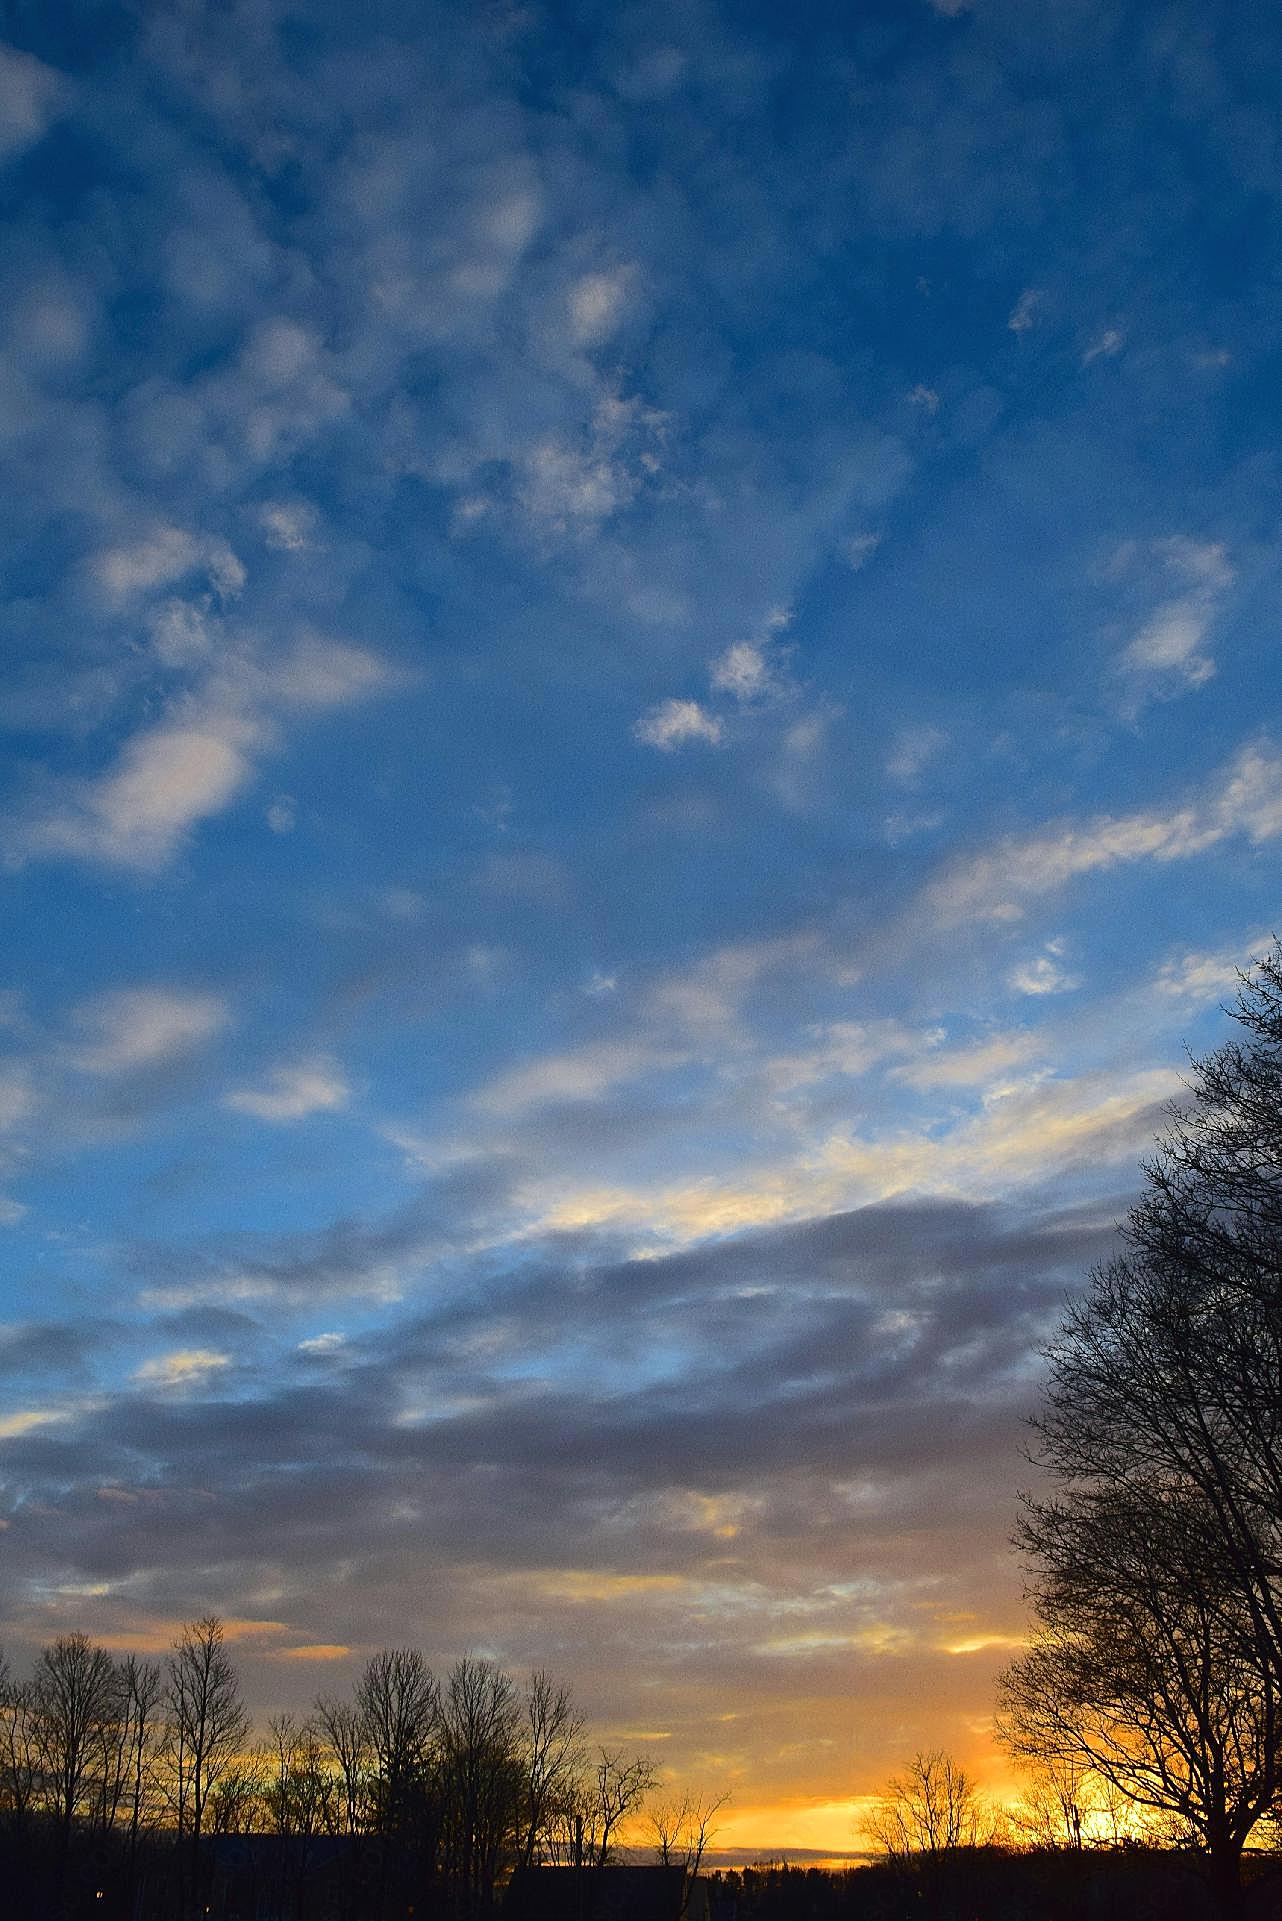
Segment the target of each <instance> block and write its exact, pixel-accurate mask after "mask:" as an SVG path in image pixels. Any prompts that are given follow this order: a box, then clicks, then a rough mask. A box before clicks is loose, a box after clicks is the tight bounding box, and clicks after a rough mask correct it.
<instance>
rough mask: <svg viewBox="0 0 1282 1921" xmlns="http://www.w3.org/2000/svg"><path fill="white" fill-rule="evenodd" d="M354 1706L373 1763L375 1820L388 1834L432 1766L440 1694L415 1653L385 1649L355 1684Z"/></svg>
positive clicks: (403, 1649)
mask: <svg viewBox="0 0 1282 1921" xmlns="http://www.w3.org/2000/svg"><path fill="white" fill-rule="evenodd" d="M356 1705H357V1710H358V1712H359V1715H360V1720H361V1727H362V1729H363V1732H364V1738H365V1741H366V1743H367V1744H368V1748H369V1753H370V1760H371V1763H372V1773H373V1782H372V1785H373V1790H374V1801H375V1819H376V1822H377V1824H378V1826H379V1827H380V1828H381V1829H382V1830H383V1831H384V1832H388V1831H390V1830H392V1829H394V1828H395V1827H396V1826H397V1824H398V1823H399V1822H400V1821H401V1820H402V1818H403V1817H404V1814H405V1812H406V1808H407V1804H408V1801H409V1798H410V1796H411V1794H412V1791H413V1788H414V1786H415V1784H416V1783H417V1782H419V1781H421V1779H422V1777H423V1775H424V1774H425V1772H426V1771H427V1770H428V1769H429V1767H430V1765H431V1762H432V1758H433V1750H434V1747H435V1743H436V1737H437V1733H438V1730H439V1727H440V1717H441V1694H440V1689H439V1687H438V1686H437V1684H436V1680H435V1677H434V1676H433V1674H432V1672H431V1670H430V1669H429V1667H428V1665H427V1663H426V1661H424V1659H423V1656H422V1655H421V1654H420V1653H419V1652H418V1650H417V1649H416V1648H386V1649H384V1650H383V1651H382V1652H381V1653H379V1654H376V1655H374V1656H373V1658H372V1659H371V1660H370V1662H369V1663H368V1665H367V1666H366V1669H365V1672H364V1673H363V1674H362V1676H361V1678H360V1680H359V1681H358V1682H357V1685H356Z"/></svg>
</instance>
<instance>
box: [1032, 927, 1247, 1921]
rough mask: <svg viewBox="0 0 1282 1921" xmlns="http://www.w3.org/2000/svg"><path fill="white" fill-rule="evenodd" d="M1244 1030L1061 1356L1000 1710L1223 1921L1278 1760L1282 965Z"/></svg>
mask: <svg viewBox="0 0 1282 1921" xmlns="http://www.w3.org/2000/svg"><path fill="white" fill-rule="evenodd" d="M1231 1012H1232V1013H1233V1017H1234V1019H1235V1020H1236V1021H1237V1023H1238V1027H1239V1030H1240V1037H1239V1038H1236V1039H1234V1040H1233V1041H1231V1042H1230V1043H1229V1044H1228V1045H1227V1046H1225V1047H1223V1048H1221V1049H1219V1050H1218V1051H1217V1052H1216V1053H1214V1054H1212V1055H1210V1056H1208V1057H1207V1058H1205V1059H1203V1060H1199V1061H1195V1062H1194V1063H1193V1069H1192V1079H1191V1088H1190V1092H1191V1096H1192V1098H1191V1102H1190V1103H1188V1104H1187V1106H1186V1107H1185V1108H1184V1109H1182V1110H1177V1111H1175V1112H1173V1114H1172V1116H1171V1120H1170V1124H1169V1126H1168V1129H1167V1132H1166V1134H1165V1135H1164V1136H1163V1138H1162V1139H1161V1140H1160V1141H1159V1143H1158V1145H1157V1149H1156V1151H1155V1154H1154V1156H1153V1158H1152V1159H1151V1160H1150V1162H1149V1163H1148V1164H1147V1165H1146V1167H1145V1177H1146V1184H1145V1191H1144V1194H1143V1196H1142V1198H1141V1200H1140V1201H1139V1203H1138V1204H1137V1205H1136V1206H1135V1207H1134V1208H1133V1209H1132V1210H1131V1213H1130V1214H1129V1216H1128V1217H1127V1220H1126V1223H1125V1225H1124V1227H1123V1229H1122V1251H1121V1253H1120V1254H1119V1256H1118V1257H1117V1258H1116V1259H1114V1260H1111V1261H1108V1262H1106V1263H1104V1264H1103V1265H1102V1266H1100V1267H1099V1268H1097V1269H1096V1270H1095V1272H1094V1273H1093V1274H1092V1276H1091V1278H1090V1284H1089V1287H1088V1289H1087V1291H1086V1293H1085V1295H1084V1297H1083V1298H1082V1300H1081V1301H1080V1302H1078V1303H1076V1304H1075V1305H1074V1306H1073V1307H1072V1308H1071V1309H1070V1310H1069V1312H1068V1314H1067V1316H1066V1317H1065V1320H1064V1323H1063V1326H1062V1328H1061V1330H1060V1333H1059V1335H1058V1337H1057V1339H1056V1341H1055V1342H1054V1344H1053V1345H1052V1347H1051V1350H1050V1353H1049V1357H1048V1358H1049V1363H1050V1367H1049V1382H1048V1388H1047V1395H1046V1402H1045V1407H1044V1411H1043V1413H1042V1415H1041V1417H1040V1418H1039V1420H1038V1421H1037V1423H1036V1424H1035V1425H1036V1429H1037V1433H1038V1436H1039V1443H1040V1444H1039V1448H1038V1454H1039V1459H1040V1463H1041V1465H1042V1466H1043V1467H1044V1468H1045V1469H1046V1470H1047V1471H1048V1472H1049V1474H1050V1475H1051V1476H1052V1477H1053V1479H1054V1482H1055V1483H1056V1486H1057V1496H1056V1498H1055V1499H1054V1500H1048V1501H1040V1502H1039V1501H1030V1502H1029V1503H1028V1506H1027V1517H1026V1522H1025V1526H1024V1530H1023V1537H1022V1538H1023V1544H1024V1547H1025V1550H1026V1552H1027V1554H1028V1556H1029V1559H1030V1562H1031V1564H1032V1569H1033V1576H1034V1581H1033V1599H1034V1603H1035V1605H1036V1607H1037V1610H1038V1615H1039V1619H1040V1622H1041V1631H1040V1633H1039V1636H1038V1638H1037V1640H1036V1642H1035V1644H1034V1646H1033V1648H1032V1649H1031V1650H1030V1653H1029V1656H1028V1657H1027V1659H1026V1661H1025V1662H1023V1663H1017V1664H1016V1667H1015V1669H1013V1670H1012V1676H1011V1680H1010V1683H1009V1685H1008V1690H1007V1711H1008V1717H1009V1718H1010V1720H1011V1725H1012V1732H1013V1734H1014V1735H1015V1737H1016V1739H1017V1740H1021V1741H1022V1742H1023V1743H1024V1746H1025V1750H1026V1751H1027V1750H1028V1747H1029V1743H1030V1742H1031V1741H1032V1739H1033V1738H1034V1735H1035V1734H1037V1736H1038V1738H1041V1739H1044V1740H1045V1741H1046V1742H1050V1743H1058V1744H1059V1748H1060V1750H1061V1751H1068V1748H1069V1745H1070V1743H1071V1742H1072V1740H1074V1739H1076V1740H1078V1742H1079V1743H1081V1744H1082V1746H1081V1751H1082V1752H1084V1753H1086V1754H1087V1758H1091V1757H1093V1764H1095V1765H1098V1766H1099V1769H1100V1772H1101V1774H1102V1775H1103V1776H1104V1778H1106V1779H1108V1780H1109V1781H1111V1782H1112V1783H1113V1785H1114V1786H1115V1787H1116V1788H1118V1789H1120V1790H1121V1791H1122V1792H1125V1793H1127V1794H1128V1795H1130V1796H1131V1797H1132V1798H1133V1799H1134V1800H1136V1801H1137V1802H1139V1803H1140V1804H1141V1805H1144V1806H1147V1807H1150V1808H1156V1809H1160V1810H1161V1811H1162V1812H1163V1813H1164V1814H1169V1815H1172V1816H1174V1817H1175V1818H1177V1819H1178V1820H1179V1821H1181V1822H1182V1823H1183V1824H1184V1826H1185V1828H1186V1830H1187V1831H1188V1832H1189V1833H1190V1834H1191V1836H1192V1837H1193V1838H1195V1839H1196V1840H1197V1841H1198V1842H1199V1843H1200V1844H1201V1846H1202V1847H1203V1849H1204V1850H1205V1852H1206V1855H1207V1857H1208V1870H1209V1875H1210V1880H1211V1884H1212V1888H1213V1890H1214V1899H1215V1901H1216V1903H1217V1906H1218V1909H1219V1912H1220V1913H1222V1914H1224V1915H1233V1914H1236V1913H1237V1912H1238V1909H1239V1906H1240V1900H1241V1894H1240V1887H1239V1881H1240V1867H1239V1861H1240V1854H1241V1849H1242V1845H1243V1842H1244V1840H1245V1838H1246V1836H1247V1835H1248V1834H1249V1833H1250V1831H1251V1828H1252V1826H1253V1825H1254V1823H1255V1822H1256V1821H1257V1820H1258V1819H1259V1818H1260V1815H1261V1812H1262V1810H1263V1808H1265V1807H1266V1806H1268V1805H1269V1804H1270V1802H1271V1800H1272V1799H1273V1797H1274V1796H1275V1795H1276V1792H1277V1786H1278V1769H1279V1744H1280V1741H1282V1721H1280V1719H1279V1712H1278V1704H1279V1700H1280V1699H1282V1392H1280V1391H1279V1381H1280V1380H1282V949H1280V948H1278V947H1276V946H1275V948H1274V950H1273V952H1272V953H1271V954H1270V955H1269V956H1268V957H1267V958H1266V959H1265V960H1264V961H1262V962H1261V963H1259V964H1258V966H1257V967H1256V968H1255V969H1254V970H1253V971H1252V973H1251V974H1250V975H1249V976H1244V977H1243V978H1242V981H1241V990H1240V993H1239V997H1238V1001H1237V1005H1236V1007H1235V1008H1234V1009H1232V1010H1231ZM1074 1728H1076V1730H1077V1732H1076V1735H1074V1733H1073V1730H1074Z"/></svg>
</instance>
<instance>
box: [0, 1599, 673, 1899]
mask: <svg viewBox="0 0 1282 1921" xmlns="http://www.w3.org/2000/svg"><path fill="white" fill-rule="evenodd" d="M584 1734H585V1728H584V1721H583V1717H582V1716H581V1715H580V1714H579V1713H578V1711H577V1709H576V1708H575V1705H574V1702H573V1700H572V1698H571V1696H570V1693H569V1690H568V1689H567V1688H565V1687H564V1686H562V1685H560V1684H559V1683H557V1682H556V1681H554V1680H553V1679H552V1678H551V1677H550V1676H549V1675H548V1674H546V1673H543V1672H538V1673H535V1674H533V1675H531V1676H530V1678H529V1679H528V1681H526V1682H525V1683H524V1684H520V1683H518V1682H517V1681H515V1680H514V1679H513V1678H512V1676H510V1675H509V1674H507V1673H506V1672H504V1670H503V1669H502V1668H500V1667H497V1666H495V1665H494V1664H492V1663H491V1662H488V1661H482V1660H474V1659H466V1660H461V1661H459V1662H457V1663H456V1665H455V1666H454V1667H453V1668H452V1669H451V1670H450V1672H449V1674H448V1675H447V1676H446V1677H445V1678H444V1679H443V1680H441V1679H438V1678H437V1677H436V1676H435V1675H434V1674H433V1673H432V1671H431V1669H430V1668H429V1667H428V1665H427V1663H426V1661H425V1660H424V1658H423V1656H422V1655H421V1654H420V1653H418V1652H417V1651H415V1650H413V1649H393V1650H388V1651H385V1652H383V1653H379V1654H376V1655H375V1656H374V1657H373V1658H372V1659H371V1660H370V1661H369V1662H368V1663H367V1665H366V1667H365V1669H364V1671H363V1673H362V1674H361V1676H360V1678H359V1680H358V1681H357V1683H356V1687H355V1690H354V1692H353V1694H352V1695H351V1696H350V1697H349V1698H339V1697H336V1696H332V1695H322V1696H321V1697H320V1698H319V1699H318V1700H317V1701H316V1703H315V1705H314V1708H313V1710H312V1712H311V1714H310V1715H308V1716H307V1717H306V1718H302V1719H300V1718H296V1717H294V1716H291V1715H282V1716H279V1717H278V1718H277V1719H275V1720H274V1721H272V1723H271V1724H270V1730H269V1735H268V1738H267V1739H266V1740H265V1741H263V1740H259V1741H254V1740H252V1739H251V1731H250V1723H249V1716H248V1713H247V1711H246V1709H245V1706H244V1702H243V1699H242V1695H241V1688H240V1683H239V1679H238V1676H237V1674H236V1670H235V1666H234V1663H233V1661H232V1659H231V1656H230V1654H229V1652H228V1649H227V1646H226V1641H225V1636H224V1633H223V1629H222V1626H221V1624H220V1623H219V1621H218V1620H217V1619H216V1618H215V1617H213V1616H209V1617H206V1618H205V1619H203V1620H200V1621H196V1622H193V1623H191V1624H189V1625H188V1626H186V1627H184V1628H183V1629H182V1631H181V1633H180V1634H179V1636H178V1638H177V1640H176V1641H175V1643H174V1645H173V1647H172V1649H171V1650H170V1652H169V1654H168V1656H167V1658H166V1659H165V1660H164V1661H162V1662H156V1661H148V1660H141V1659H139V1658H137V1657H136V1656H134V1655H129V1656H127V1657H126V1658H125V1659H123V1660H116V1659H114V1658H113V1657H112V1656H111V1655H110V1654H109V1653H108V1651H107V1650H106V1649H104V1648H102V1647H98V1646H95V1645H94V1643H93V1642H91V1641H90V1640H89V1639H87V1637H86V1636H84V1635H83V1634H71V1635H64V1636H61V1637H60V1638H59V1639H57V1640H56V1641H54V1642H52V1643H51V1644H49V1645H48V1646H47V1647H45V1648H44V1649H43V1650H42V1652H41V1654H40V1655H39V1657H38V1659H37V1661H36V1664H35V1669H34V1672H33V1673H32V1675H31V1676H30V1678H29V1679H27V1680H25V1681H18V1680H16V1679H15V1678H14V1677H13V1676H12V1674H11V1673H10V1671H9V1669H8V1666H7V1664H5V1663H4V1661H3V1657H0V1871H2V1872H3V1875H4V1881H5V1887H6V1889H7V1890H8V1893H9V1895H10V1897H11V1900H12V1903H13V1905H12V1907H11V1909H10V1911H11V1912H13V1913H15V1914H33V1915H34V1914H42V1913H47V1914H50V1915H65V1916H78V1915H81V1914H92V1915H94V1916H95V1917H98V1918H99V1921H115V1917H120V1921H189V1918H190V1917H195V1916H197V1915H201V1916H203V1915H205V1914H210V1913H213V1914H215V1915H218V1914H220V1913H240V1912H246V1913H249V1912H253V1913H255V1914H257V1913H263V1914H274V1915H281V1916H284V1915H289V1916H291V1917H293V1921H320V1917H322V1916H324V1917H325V1918H326V1921H328V1917H330V1916H333V1917H334V1921H389V1918H390V1917H391V1916H393V1915H395V1916H398V1917H399V1916H405V1915H407V1914H409V1913H415V1914H417V1915H420V1916H423V1915H427V1914H435V1915H439V1916H441V1917H442V1921H476V1918H477V1917H481V1916H484V1915H486V1914H487V1913H488V1912H489V1911H490V1910H491V1909H492V1907H493V1905H494V1902H495V1896H496V1891H497V1890H498V1888H499V1886H500V1884H501V1882H502V1881H503V1880H504V1879H505V1878H506V1877H507V1876H509V1875H510V1874H511V1872H512V1871H513V1870H514V1869H515V1868H517V1867H518V1866H522V1865H524V1866H527V1867H528V1866H533V1865H536V1864H549V1863H565V1864H568V1863H578V1864H582V1865H583V1866H584V1867H585V1868H589V1869H590V1868H592V1867H599V1866H602V1865H604V1864H605V1862H606V1861H607V1860H608V1859H609V1857H610V1854H611V1850H612V1847H613V1845H614V1843H615V1841H616V1839H617V1836H618V1831H619V1828H620V1826H621V1825H622V1824H624V1823H626V1822H627V1821H628V1820H629V1818H630V1817H633V1816H635V1814H636V1813H637V1812H638V1810H639V1809H640V1807H641V1804H642V1802H643V1801H644V1799H645V1797H646V1796H647V1795H648V1794H649V1793H650V1791H651V1789H652V1788H653V1786H654V1776H653V1772H652V1770H651V1768H650V1766H649V1764H648V1763H647V1762H646V1761H644V1760H643V1759H639V1758H632V1757H628V1756H626V1755H624V1754H622V1753H619V1752H616V1751H614V1750H611V1749H608V1748H597V1749H596V1750H595V1751H593V1752H590V1751H589V1749H588V1747H587V1745H586V1742H585V1739H584ZM699 1812H701V1811H700V1810H696V1809H695V1808H694V1806H693V1804H687V1805H686V1806H685V1807H684V1808H683V1809H681V1810H678V1811H676V1813H675V1814H674V1813H673V1811H671V1810H669V1811H666V1813H665V1811H662V1810H661V1811H658V1812H657V1817H656V1825H657V1826H662V1825H663V1823H664V1821H665V1820H666V1822H667V1828H666V1832H667V1835H668V1841H669V1843H670V1846H671V1849H672V1851H673V1858H675V1857H676V1852H677V1851H678V1850H679V1849H681V1848H683V1847H684V1846H685V1845H686V1841H685V1831H686V1828H687V1827H689V1826H690V1823H691V1821H694V1826H695V1828H696V1829H697V1827H698V1823H697V1820H695V1819H694V1817H695V1815H696V1814H697V1813H699ZM705 1825H706V1822H705ZM697 1845H698V1848H699V1850H700V1851H701V1848H702V1836H699V1837H698V1840H697ZM683 1858H684V1857H683ZM251 1904H252V1905H251Z"/></svg>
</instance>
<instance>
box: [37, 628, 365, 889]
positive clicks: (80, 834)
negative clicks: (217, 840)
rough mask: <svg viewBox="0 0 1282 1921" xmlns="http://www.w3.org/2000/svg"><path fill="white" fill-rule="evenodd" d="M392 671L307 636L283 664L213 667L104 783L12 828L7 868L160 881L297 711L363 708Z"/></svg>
mask: <svg viewBox="0 0 1282 1921" xmlns="http://www.w3.org/2000/svg"><path fill="white" fill-rule="evenodd" d="M391 678H392V676H391V674H390V671H389V669H388V667H387V665H386V663H385V662H383V661H382V660H380V659H379V658H378V657H377V656H376V655H374V654H372V653H370V652H368V651H367V650H366V649H364V648H361V647H354V646H351V645H350V644H348V643H346V642H343V641H336V640H331V639H327V638H323V637H321V636H319V635H310V634H307V635H304V636H303V637H302V638H301V639H299V640H298V641H296V642H295V643H294V644H293V645H292V646H290V647H288V648H286V649H284V650H283V651H282V652H281V653H280V655H279V657H271V658H266V659H260V658H258V657H257V656H256V655H255V654H254V653H253V652H252V651H250V652H244V653H240V654H235V653H233V654H230V655H229V656H228V657H226V658H224V659H219V660H217V661H216V662H215V664H214V665H213V666H212V668H211V669H210V670H209V671H208V672H207V674H206V675H205V678H204V679H203V680H202V682H201V684H200V685H199V687H198V689H197V690H196V692H194V693H193V694H191V695H188V696H185V697H183V698H180V699H179V700H178V701H176V702H175V703H174V705H173V709H172V712H171V714H170V716H169V717H168V718H166V719H165V720H163V721H161V722H160V723H159V724H158V725H156V726H154V727H151V728H145V729H143V730H142V731H141V732H139V733H137V734H135V735H134V737H133V738H132V739H131V740H129V741H127V742H126V743H125V745H124V747H123V748H122V749H121V750H120V752H119V753H118V755H117V756H116V759H115V761H114V762H113V763H112V764H111V765H110V766H109V767H108V768H107V769H106V771H105V772H104V773H102V774H100V775H99V776H98V777H97V778H96V779H90V780H81V781H69V782H66V783H64V785H63V787H62V788H61V789H60V790H58V792H57V794H56V797H55V798H53V799H52V800H51V801H50V802H49V803H48V804H46V805H45V806H44V807H43V808H40V807H37V808H35V809H33V810H32V811H31V812H30V813H29V814H28V816H27V818H26V819H25V820H19V821H15V822H12V823H11V824H10V831H9V837H8V838H9V854H10V859H11V860H12V861H14V862H15V863H17V864H19V865H21V864H22V863H23V862H25V861H28V860H33V859H41V858H43V859H50V858H56V857H60V856H61V857H64V858H72V859H80V860H87V861H97V862H103V863H105V864H106V865H109V866H116V867H125V868H133V869H135V870H136V871H138V872H140V873H144V874H148V873H157V872H159V871H160V870H161V869H162V868H164V867H165V866H167V865H168V864H169V862H170V861H172V860H173V859H174V857H175V855H176V854H177V853H178V851H179V850H180V848H181V847H182V846H183V845H184V844H185V842H186V841H187V839H188V837H189V836H190V834H191V833H192V831H193V830H194V829H195V828H196V827H198V826H199V825H200V824H201V823H202V822H204V821H206V820H210V819H212V818H213V817H214V816H216V815H218V814H220V813H222V812H223V811H224V810H225V809H226V808H227V807H229V806H230V805H231V803H232V802H233V801H234V800H235V799H236V798H237V796H238V795H239V794H240V793H242V792H243V790H244V789H245V788H246V787H247V786H248V785H249V783H250V782H251V781H252V780H253V779H254V778H255V776H256V774H257V770H258V762H259V760H260V758H261V757H262V755H263V754H265V753H266V752H268V751H270V750H271V749H272V748H273V747H275V746H277V745H278V743H279V740H280V722H281V720H282V719H284V718H285V717H287V716H288V715H289V714H291V713H306V712H308V711H314V712H323V711H325V710H326V709H329V708H333V707H341V706H345V705H348V704H350V703H352V702H355V701H359V700H362V699H365V698H367V697H369V696H371V695H373V694H376V693H378V692H380V691H382V690H383V689H384V688H385V687H386V686H387V685H389V683H390V681H391Z"/></svg>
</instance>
